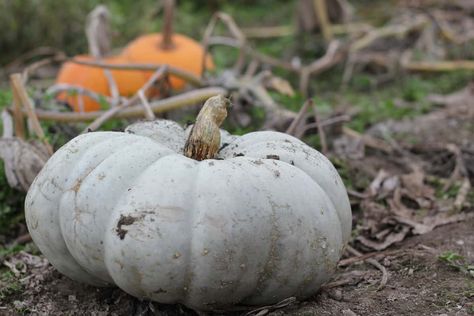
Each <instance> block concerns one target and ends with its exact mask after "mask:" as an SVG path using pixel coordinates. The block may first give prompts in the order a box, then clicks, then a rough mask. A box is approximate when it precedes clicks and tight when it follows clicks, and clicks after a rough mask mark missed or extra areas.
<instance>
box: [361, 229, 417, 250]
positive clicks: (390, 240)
mask: <svg viewBox="0 0 474 316" xmlns="http://www.w3.org/2000/svg"><path fill="white" fill-rule="evenodd" d="M409 232H410V228H409V227H407V226H402V228H401V230H400V231H399V232H393V231H392V232H391V233H390V234H387V235H386V237H385V239H384V241H383V242H377V241H374V240H371V239H368V238H366V237H364V236H362V235H361V236H358V237H357V238H356V240H357V241H359V242H360V243H361V244H363V245H364V246H366V247H368V248H371V249H374V250H377V251H381V250H384V249H387V248H388V247H389V246H391V245H393V244H394V243H397V242H400V241H402V240H404V239H405V237H406V236H407V234H408V233H409Z"/></svg>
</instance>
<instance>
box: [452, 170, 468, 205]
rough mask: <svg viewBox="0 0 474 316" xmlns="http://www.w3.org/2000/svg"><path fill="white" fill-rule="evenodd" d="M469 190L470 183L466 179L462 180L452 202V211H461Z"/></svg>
mask: <svg viewBox="0 0 474 316" xmlns="http://www.w3.org/2000/svg"><path fill="white" fill-rule="evenodd" d="M470 189H471V182H470V181H469V179H468V178H467V177H465V178H464V180H463V182H462V184H461V187H460V188H459V191H458V194H457V195H456V199H455V200H454V209H456V210H461V209H462V208H463V206H464V203H465V202H466V198H467V195H468V193H469V190H470Z"/></svg>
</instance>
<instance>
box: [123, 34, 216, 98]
mask: <svg viewBox="0 0 474 316" xmlns="http://www.w3.org/2000/svg"><path fill="white" fill-rule="evenodd" d="M163 37H164V36H163V35H162V34H160V33H153V34H147V35H143V36H140V37H138V38H137V39H135V40H134V41H133V42H131V43H130V44H128V45H127V46H126V47H125V49H124V50H123V51H122V54H121V55H122V56H123V57H125V58H126V59H127V60H128V61H129V62H131V63H137V64H167V65H170V66H173V67H176V68H180V69H183V70H186V71H189V72H191V73H193V74H195V75H197V76H200V75H201V73H202V58H203V54H204V50H203V48H202V46H201V45H200V44H199V43H198V42H196V41H195V40H193V39H191V38H189V37H187V36H184V35H181V34H173V37H172V46H171V47H170V48H164V47H163V46H162V43H163ZM213 67H214V64H213V62H212V59H211V58H210V56H208V57H207V59H206V68H207V69H212V68H213ZM152 74H153V72H151V71H146V72H144V78H145V81H146V80H148V79H149V78H150V77H151V75H152ZM170 83H171V86H172V87H173V88H174V89H182V88H183V87H184V85H185V82H184V81H183V80H182V79H179V78H176V77H174V76H170ZM136 84H138V82H137V83H136Z"/></svg>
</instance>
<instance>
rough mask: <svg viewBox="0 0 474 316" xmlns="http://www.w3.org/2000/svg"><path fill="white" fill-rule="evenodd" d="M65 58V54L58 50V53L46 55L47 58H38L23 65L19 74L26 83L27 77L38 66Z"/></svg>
mask: <svg viewBox="0 0 474 316" xmlns="http://www.w3.org/2000/svg"><path fill="white" fill-rule="evenodd" d="M66 59H67V57H66V55H65V54H64V53H63V52H59V53H58V54H56V55H55V56H53V57H47V58H44V59H41V60H38V61H37V62H34V63H32V64H30V65H28V66H27V67H25V69H24V70H23V72H22V74H21V76H22V80H23V83H25V84H26V82H28V80H29V77H30V75H31V73H33V72H35V71H36V70H38V69H39V68H41V67H44V66H46V65H49V64H51V63H54V62H61V61H64V60H66Z"/></svg>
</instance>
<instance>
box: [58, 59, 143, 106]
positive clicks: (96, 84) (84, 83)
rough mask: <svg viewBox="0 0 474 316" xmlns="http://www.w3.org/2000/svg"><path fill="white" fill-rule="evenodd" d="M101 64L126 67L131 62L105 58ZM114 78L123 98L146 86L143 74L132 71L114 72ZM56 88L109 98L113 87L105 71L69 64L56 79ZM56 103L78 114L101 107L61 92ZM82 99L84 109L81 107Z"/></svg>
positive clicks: (79, 97)
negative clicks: (61, 86) (62, 86)
mask: <svg viewBox="0 0 474 316" xmlns="http://www.w3.org/2000/svg"><path fill="white" fill-rule="evenodd" d="M75 59H77V60H81V61H96V60H97V59H95V58H94V57H92V56H88V55H80V56H76V57H75ZM101 61H102V62H105V63H109V64H127V63H129V61H128V60H127V59H126V58H124V57H122V56H112V57H107V58H103V59H102V60H101ZM111 73H112V77H113V78H114V81H115V84H116V85H117V88H118V90H119V93H120V95H121V96H126V97H128V96H131V95H133V94H135V92H137V90H138V89H140V88H141V86H143V84H144V81H145V80H146V79H145V76H144V74H143V72H140V71H133V70H111ZM56 84H70V85H73V86H78V87H82V88H85V89H87V90H90V91H93V92H96V93H98V94H101V95H104V96H110V95H111V93H110V87H109V83H108V80H107V77H106V76H105V73H104V69H102V68H98V67H92V66H87V65H81V64H76V63H72V62H66V63H64V64H63V65H62V67H61V69H60V71H59V74H58V76H57V79H56ZM57 99H58V100H60V101H63V102H66V103H68V104H69V105H70V106H71V107H72V108H73V110H74V111H76V112H82V111H84V112H88V111H98V110H100V108H101V106H100V104H99V103H98V102H97V101H96V100H94V99H93V98H91V97H89V96H86V95H80V94H78V93H73V94H71V93H66V92H61V93H59V94H58V96H57ZM81 99H82V105H81Z"/></svg>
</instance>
